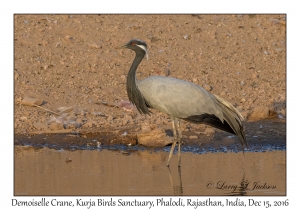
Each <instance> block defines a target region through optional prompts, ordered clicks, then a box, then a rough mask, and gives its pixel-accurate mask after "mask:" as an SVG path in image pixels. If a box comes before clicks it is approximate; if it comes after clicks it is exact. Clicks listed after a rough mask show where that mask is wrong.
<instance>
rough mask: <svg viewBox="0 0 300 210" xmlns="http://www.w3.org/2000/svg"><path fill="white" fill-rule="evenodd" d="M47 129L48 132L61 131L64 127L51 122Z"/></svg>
mask: <svg viewBox="0 0 300 210" xmlns="http://www.w3.org/2000/svg"><path fill="white" fill-rule="evenodd" d="M49 128H50V130H62V129H64V125H63V124H62V123H57V122H52V123H51V124H50V125H49Z"/></svg>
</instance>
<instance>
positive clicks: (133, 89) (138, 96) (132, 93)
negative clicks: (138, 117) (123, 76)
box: [126, 51, 151, 114]
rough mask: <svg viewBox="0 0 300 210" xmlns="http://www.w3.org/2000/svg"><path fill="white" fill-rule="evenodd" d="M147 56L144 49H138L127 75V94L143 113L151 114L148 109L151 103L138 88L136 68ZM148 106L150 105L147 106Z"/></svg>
mask: <svg viewBox="0 0 300 210" xmlns="http://www.w3.org/2000/svg"><path fill="white" fill-rule="evenodd" d="M144 56H145V52H144V51H136V55H135V58H134V60H133V62H132V65H131V67H130V70H129V72H128V75H127V83H126V88H127V95H128V98H129V100H130V102H131V103H133V104H134V105H135V106H136V108H137V110H138V111H139V113H141V114H150V113H151V112H150V110H149V109H148V107H149V103H147V101H146V100H145V99H144V97H143V95H142V93H141V92H140V90H139V89H138V87H137V85H136V70H137V67H138V65H139V64H140V63H141V61H142V60H143V58H144ZM147 106H148V107H147Z"/></svg>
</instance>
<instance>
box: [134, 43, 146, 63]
mask: <svg viewBox="0 0 300 210" xmlns="http://www.w3.org/2000/svg"><path fill="white" fill-rule="evenodd" d="M136 46H138V47H139V48H141V49H142V50H144V51H145V53H146V58H147V60H148V50H147V48H146V47H145V46H144V45H138V44H137V45H136Z"/></svg>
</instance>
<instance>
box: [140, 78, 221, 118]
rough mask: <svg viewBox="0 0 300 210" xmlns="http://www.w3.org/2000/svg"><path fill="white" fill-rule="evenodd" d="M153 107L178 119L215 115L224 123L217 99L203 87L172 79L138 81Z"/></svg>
mask: <svg viewBox="0 0 300 210" xmlns="http://www.w3.org/2000/svg"><path fill="white" fill-rule="evenodd" d="M137 86H138V88H139V90H140V91H141V93H142V95H143V96H144V98H145V99H146V100H147V101H148V102H149V103H150V105H151V107H153V108H155V109H157V110H159V111H161V112H164V113H167V114H169V115H171V116H174V117H178V118H188V117H189V116H194V115H202V114H214V115H215V116H216V117H218V118H219V119H220V120H221V121H222V122H223V119H224V117H223V113H222V110H221V109H220V107H219V106H218V104H217V102H216V98H215V97H214V96H213V95H212V94H211V93H209V92H207V91H206V90H204V89H203V88H202V87H200V86H197V85H195V84H193V83H190V82H187V81H184V80H179V79H175V78H170V77H161V76H152V77H148V78H146V79H143V80H140V81H137Z"/></svg>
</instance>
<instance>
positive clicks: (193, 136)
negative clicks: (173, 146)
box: [189, 135, 198, 139]
mask: <svg viewBox="0 0 300 210" xmlns="http://www.w3.org/2000/svg"><path fill="white" fill-rule="evenodd" d="M197 138H198V136H196V135H192V136H189V139H197Z"/></svg>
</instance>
